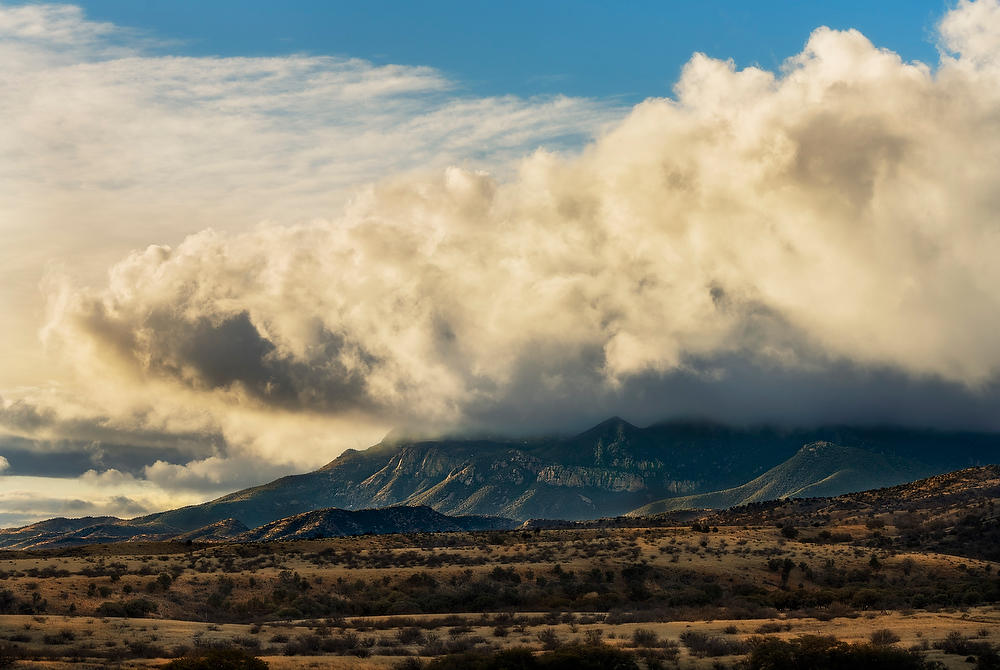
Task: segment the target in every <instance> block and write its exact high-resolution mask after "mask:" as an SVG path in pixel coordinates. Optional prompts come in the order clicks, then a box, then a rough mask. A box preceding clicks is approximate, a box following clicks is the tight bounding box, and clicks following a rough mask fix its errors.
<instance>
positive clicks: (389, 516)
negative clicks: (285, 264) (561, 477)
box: [232, 507, 515, 542]
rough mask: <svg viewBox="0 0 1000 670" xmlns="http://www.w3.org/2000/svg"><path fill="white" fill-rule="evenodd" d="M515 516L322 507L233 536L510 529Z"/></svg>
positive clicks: (255, 537)
mask: <svg viewBox="0 0 1000 670" xmlns="http://www.w3.org/2000/svg"><path fill="white" fill-rule="evenodd" d="M514 526H515V523H514V521H512V520H511V519H501V518H498V517H483V516H446V515H444V514H441V513H439V512H435V511H434V510H432V509H431V508H430V507H386V508H383V509H364V510H357V511H353V512H352V511H349V510H343V509H336V508H332V509H321V510H314V511H312V512H304V513H302V514H296V515H295V516H290V517H287V518H284V519H279V520H277V521H272V522H271V523H268V524H265V525H263V526H261V527H259V528H254V529H253V530H250V531H247V532H244V533H241V534H239V535H237V536H236V537H234V538H232V540H233V541H234V542H274V541H276V540H305V539H313V538H318V537H341V536H344V535H365V534H368V533H374V534H386V533H442V532H455V531H461V530H466V531H468V530H510V529H511V528H513V527H514Z"/></svg>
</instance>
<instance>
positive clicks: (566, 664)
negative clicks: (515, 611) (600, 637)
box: [406, 646, 639, 670]
mask: <svg viewBox="0 0 1000 670" xmlns="http://www.w3.org/2000/svg"><path fill="white" fill-rule="evenodd" d="M411 668H414V669H415V666H414V665H413V664H412V663H410V664H409V666H408V667H407V668H406V670H410V669H411ZM424 668H425V670H639V666H638V664H637V663H636V661H635V656H634V655H633V654H630V653H628V652H626V651H622V650H620V649H614V648H612V647H604V646H602V647H588V646H568V647H563V648H561V649H558V650H556V651H551V652H548V653H545V654H541V655H539V656H535V655H534V654H532V652H531V650H529V649H508V650H506V651H501V652H498V653H495V654H460V655H453V656H442V657H441V658H437V659H434V660H433V661H431V662H430V663H428V664H427V665H426V666H424Z"/></svg>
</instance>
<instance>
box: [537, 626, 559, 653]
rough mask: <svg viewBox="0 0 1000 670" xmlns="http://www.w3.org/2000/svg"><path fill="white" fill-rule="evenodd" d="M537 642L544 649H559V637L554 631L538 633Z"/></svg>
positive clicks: (548, 630) (547, 630)
mask: <svg viewBox="0 0 1000 670" xmlns="http://www.w3.org/2000/svg"><path fill="white" fill-rule="evenodd" d="M538 641H539V642H541V643H542V647H543V648H544V649H548V650H553V649H556V648H558V647H559V644H560V642H559V636H558V635H556V632H555V631H554V630H551V629H549V628H546V629H545V630H543V631H540V632H539V633H538Z"/></svg>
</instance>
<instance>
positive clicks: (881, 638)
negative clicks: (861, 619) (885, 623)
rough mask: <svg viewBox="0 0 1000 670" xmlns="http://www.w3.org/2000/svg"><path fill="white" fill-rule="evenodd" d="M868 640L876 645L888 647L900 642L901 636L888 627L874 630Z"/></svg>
mask: <svg viewBox="0 0 1000 670" xmlns="http://www.w3.org/2000/svg"><path fill="white" fill-rule="evenodd" d="M868 640H869V641H870V642H871V643H872V644H873V645H874V646H876V647H888V646H889V645H891V644H896V643H897V642H899V636H898V635H896V633H894V632H893V631H891V630H889V629H888V628H883V629H881V630H876V631H874V632H872V634H871V635H869V636H868Z"/></svg>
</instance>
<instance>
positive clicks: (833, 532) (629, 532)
mask: <svg viewBox="0 0 1000 670" xmlns="http://www.w3.org/2000/svg"><path fill="white" fill-rule="evenodd" d="M890 520H891V519H890ZM786 522H787V519H786ZM786 522H782V524H780V525H776V524H773V523H772V524H767V525H744V524H739V525H730V526H725V525H723V526H708V525H701V524H697V523H696V524H694V526H695V527H694V528H692V527H691V526H684V527H645V528H644V527H635V528H599V527H595V528H568V529H542V530H536V531H505V532H485V533H447V534H427V535H387V536H362V537H350V538H336V539H328V540H310V541H294V542H282V543H274V544H251V545H196V544H191V545H185V544H180V543H174V544H168V543H164V544H139V543H134V544H132V543H130V544H117V545H97V546H88V547H82V548H77V549H72V550H62V551H48V552H9V553H7V554H3V555H0V612H2V614H0V644H2V645H4V646H5V648H6V649H8V650H11V651H9V652H8V655H9V659H10V660H11V661H12V662H14V663H16V664H17V665H18V666H21V667H74V668H83V667H109V666H114V667H147V666H155V665H159V664H163V663H164V662H165V660H164V659H167V658H172V657H176V656H182V655H184V654H185V653H188V652H190V651H191V650H195V649H200V648H201V649H203V648H210V647H239V648H242V649H245V650H247V651H249V652H251V653H253V654H255V655H258V656H260V657H261V658H263V659H265V660H266V661H268V662H269V664H270V666H271V667H272V668H308V667H324V668H326V667H332V668H337V667H351V668H392V667H394V666H396V665H398V664H399V663H401V662H402V661H405V660H407V659H413V658H423V659H428V658H433V657H440V656H443V655H448V654H454V653H460V652H468V651H472V650H480V651H489V650H498V649H505V648H512V647H527V648H531V649H534V650H544V649H555V648H558V647H560V646H564V645H569V644H596V643H600V644H603V645H610V646H612V647H616V648H623V649H631V650H635V651H637V652H640V654H644V655H645V657H646V660H642V659H640V664H642V663H645V664H646V665H647V667H654V666H656V665H657V664H660V665H664V666H665V667H682V668H713V667H730V666H732V665H733V664H735V663H738V662H739V661H740V659H742V658H743V657H744V656H745V655H746V652H747V649H748V646H747V645H748V642H747V640H748V639H750V638H755V637H757V636H762V635H767V636H773V637H779V638H785V639H791V638H794V637H796V636H799V635H805V634H824V635H826V634H832V635H836V636H837V637H838V638H840V639H842V640H845V641H849V642H852V641H857V642H862V641H866V640H868V639H869V638H870V636H871V635H872V634H873V633H875V632H876V631H879V630H886V629H887V630H890V631H891V632H892V634H893V636H894V637H898V638H899V640H898V641H897V642H893V643H892V644H893V645H894V646H896V647H901V648H911V647H912V648H915V649H918V650H922V651H924V652H926V655H927V658H928V659H931V660H935V659H936V660H938V661H940V662H942V663H943V664H944V665H945V667H953V668H969V667H973V666H970V665H969V664H968V663H967V662H966V660H965V659H966V658H967V657H968V655H964V656H963V655H961V654H955V653H951V654H949V653H945V649H939V648H935V644H937V645H938V646H939V647H942V646H943V647H946V648H947V644H946V643H945V641H946V639H947V638H948V636H949V634H951V635H952V638H951V639H952V640H953V641H955V640H958V639H959V638H961V639H962V640H968V641H972V642H973V643H974V645H975V644H979V645H980V647H979V648H982V644H983V643H985V644H986V645H996V644H1000V609H998V608H997V604H998V603H1000V574H998V568H1000V565H998V564H997V563H995V562H992V561H989V560H985V559H980V558H973V557H962V556H956V555H953V554H944V553H936V552H933V551H927V550H924V549H922V548H919V547H917V548H911V549H901V548H898V547H897V546H896V545H898V544H899V543H898V542H893V541H892V538H894V537H897V536H900V535H901V534H902V533H904V532H906V530H907V529H906V528H896V527H894V526H892V525H887V524H886V523H884V520H883V521H882V522H875V523H873V521H872V519H871V518H868V519H863V518H861V517H849V516H845V517H844V518H842V519H839V520H836V521H835V522H831V523H833V524H834V526H827V527H824V528H818V527H816V526H813V525H810V526H808V527H805V528H801V529H795V531H794V532H790V531H789V529H788V526H787V525H786ZM824 530H826V531H827V532H826V533H823V531H824ZM886 538H889V539H890V540H889V541H888V542H887V541H886ZM692 632H694V633H701V634H704V635H703V636H702V637H698V636H697V635H694V636H692V635H691V633H692Z"/></svg>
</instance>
